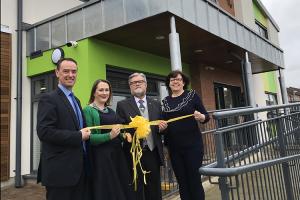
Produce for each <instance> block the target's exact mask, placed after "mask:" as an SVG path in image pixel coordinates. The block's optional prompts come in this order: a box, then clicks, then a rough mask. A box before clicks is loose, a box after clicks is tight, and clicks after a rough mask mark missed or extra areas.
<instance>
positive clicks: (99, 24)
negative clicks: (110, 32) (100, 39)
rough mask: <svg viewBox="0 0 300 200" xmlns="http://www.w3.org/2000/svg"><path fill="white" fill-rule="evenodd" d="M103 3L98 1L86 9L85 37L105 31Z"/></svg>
mask: <svg viewBox="0 0 300 200" xmlns="http://www.w3.org/2000/svg"><path fill="white" fill-rule="evenodd" d="M101 7H102V4H101V3H97V4H95V5H93V6H89V7H87V8H85V9H84V29H85V30H84V37H90V36H92V35H96V34H98V33H101V32H103V31H104V25H103V21H104V20H103V16H102V8H101Z"/></svg>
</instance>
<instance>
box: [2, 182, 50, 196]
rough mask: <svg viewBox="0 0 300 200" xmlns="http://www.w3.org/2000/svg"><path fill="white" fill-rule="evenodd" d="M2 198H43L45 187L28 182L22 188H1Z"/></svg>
mask: <svg viewBox="0 0 300 200" xmlns="http://www.w3.org/2000/svg"><path fill="white" fill-rule="evenodd" d="M1 199H2V200H45V199H46V198H45V189H44V187H42V186H41V185H38V184H35V183H28V184H26V185H25V186H24V187H22V188H15V187H12V186H11V187H6V188H4V189H1Z"/></svg>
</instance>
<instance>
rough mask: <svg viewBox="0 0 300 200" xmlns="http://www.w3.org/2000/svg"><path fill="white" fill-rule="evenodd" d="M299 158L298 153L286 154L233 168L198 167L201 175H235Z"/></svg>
mask: <svg viewBox="0 0 300 200" xmlns="http://www.w3.org/2000/svg"><path fill="white" fill-rule="evenodd" d="M296 159H300V155H299V154H298V155H292V156H286V157H283V158H277V159H274V160H268V161H263V162H259V163H253V164H249V165H245V166H240V167H234V168H211V167H208V166H204V167H201V168H200V169H199V172H200V174H202V175H207V176H222V177H226V176H235V175H239V174H243V173H247V172H251V171H255V170H258V169H263V168H266V167H270V166H274V165H277V164H281V163H285V162H289V161H292V160H296Z"/></svg>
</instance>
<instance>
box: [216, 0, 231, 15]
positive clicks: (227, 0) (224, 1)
mask: <svg viewBox="0 0 300 200" xmlns="http://www.w3.org/2000/svg"><path fill="white" fill-rule="evenodd" d="M218 2H219V6H220V7H221V8H223V9H224V10H226V11H227V12H229V13H230V14H231V15H232V16H235V13H234V0H218Z"/></svg>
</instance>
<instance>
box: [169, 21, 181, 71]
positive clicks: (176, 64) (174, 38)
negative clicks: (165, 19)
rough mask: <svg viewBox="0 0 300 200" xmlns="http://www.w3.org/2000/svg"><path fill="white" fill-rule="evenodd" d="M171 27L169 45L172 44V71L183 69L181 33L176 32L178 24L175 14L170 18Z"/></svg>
mask: <svg viewBox="0 0 300 200" xmlns="http://www.w3.org/2000/svg"><path fill="white" fill-rule="evenodd" d="M170 27H171V33H170V34H169V46H170V57H171V68H172V71H174V70H180V71H182V66H181V54H180V43H179V35H178V33H177V32H176V24H175V17H174V16H172V17H171V18H170Z"/></svg>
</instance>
